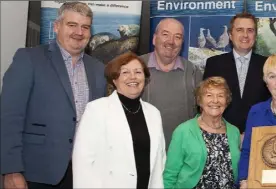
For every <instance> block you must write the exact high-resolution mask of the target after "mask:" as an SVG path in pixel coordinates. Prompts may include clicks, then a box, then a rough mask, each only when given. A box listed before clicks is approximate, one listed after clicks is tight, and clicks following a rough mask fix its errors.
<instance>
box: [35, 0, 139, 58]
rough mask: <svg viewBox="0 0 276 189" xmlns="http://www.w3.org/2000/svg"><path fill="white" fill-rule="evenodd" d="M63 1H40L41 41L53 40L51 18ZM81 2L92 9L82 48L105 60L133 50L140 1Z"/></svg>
mask: <svg viewBox="0 0 276 189" xmlns="http://www.w3.org/2000/svg"><path fill="white" fill-rule="evenodd" d="M64 2H65V1H42V2H41V30H40V31H41V32H40V43H41V44H46V43H50V42H51V41H53V40H55V38H56V34H55V33H54V31H53V26H54V21H55V19H56V17H57V12H58V8H59V7H60V6H61V5H62V3H64ZM82 2H84V3H87V5H88V6H89V7H90V8H91V9H92V11H93V23H92V27H91V33H92V37H91V39H90V41H89V44H88V46H87V49H86V52H87V53H88V54H90V55H93V56H94V57H96V58H98V59H99V60H101V61H103V62H104V63H107V62H109V61H110V60H111V59H113V58H114V57H116V56H117V55H119V54H122V53H124V52H126V51H128V50H131V51H134V52H135V51H136V50H137V47H138V42H139V32H140V17H141V8H142V1H82Z"/></svg>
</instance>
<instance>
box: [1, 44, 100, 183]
mask: <svg viewBox="0 0 276 189" xmlns="http://www.w3.org/2000/svg"><path fill="white" fill-rule="evenodd" d="M83 62H84V65H85V70H86V75H87V81H88V86H89V100H90V101H91V100H93V99H97V98H100V97H103V96H104V95H105V79H104V65H103V64H102V63H100V62H99V61H98V60H96V59H94V58H92V57H90V56H88V55H86V54H85V55H84V56H83ZM75 127H76V108H75V104H74V99H73V92H72V88H71V84H70V80H69V76H68V73H67V70H66V67H65V63H64V61H63V58H62V55H61V52H60V49H59V47H58V46H57V44H56V43H51V44H49V45H43V46H39V47H35V48H22V49H19V50H18V51H17V52H16V54H15V56H14V58H13V62H12V64H11V66H10V67H9V69H8V70H7V72H6V73H5V75H4V78H3V88H2V94H1V173H2V174H7V173H16V172H22V173H23V174H24V176H25V178H26V180H28V181H32V182H39V183H46V184H57V183H59V181H60V180H61V179H62V177H63V176H64V174H65V171H66V169H67V166H68V163H69V161H70V159H71V152H72V148H73V139H74V134H75Z"/></svg>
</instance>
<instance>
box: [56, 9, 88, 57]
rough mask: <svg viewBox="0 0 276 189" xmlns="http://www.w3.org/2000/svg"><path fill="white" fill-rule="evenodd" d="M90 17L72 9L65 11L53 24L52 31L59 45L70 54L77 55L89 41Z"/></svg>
mask: <svg viewBox="0 0 276 189" xmlns="http://www.w3.org/2000/svg"><path fill="white" fill-rule="evenodd" d="M90 27H91V18H90V17H87V16H83V15H81V14H80V13H77V12H74V11H65V12H64V14H63V16H62V18H61V19H60V20H59V21H56V22H55V24H54V31H55V32H56V34H57V40H58V42H59V43H60V45H61V46H62V47H63V48H64V49H65V50H66V51H67V52H68V53H70V54H71V56H78V55H79V54H80V53H81V52H82V51H83V50H84V48H85V47H86V45H87V44H88V42H89V39H90V36H91V32H90Z"/></svg>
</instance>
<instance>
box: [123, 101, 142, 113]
mask: <svg viewBox="0 0 276 189" xmlns="http://www.w3.org/2000/svg"><path fill="white" fill-rule="evenodd" d="M121 104H122V105H123V107H124V108H125V109H126V111H128V112H129V113H132V114H137V113H138V111H139V110H140V108H141V104H139V107H138V109H137V110H136V111H134V112H132V111H130V110H129V109H128V108H127V107H126V106H125V105H124V104H123V103H122V102H121Z"/></svg>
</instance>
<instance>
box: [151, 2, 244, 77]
mask: <svg viewBox="0 0 276 189" xmlns="http://www.w3.org/2000/svg"><path fill="white" fill-rule="evenodd" d="M150 8H151V40H152V36H153V34H154V28H155V26H156V25H157V24H158V22H159V21H160V20H161V19H163V18H166V17H173V18H175V19H177V20H179V21H180V22H181V23H182V24H183V25H184V29H185V33H184V45H183V48H182V52H181V56H183V57H184V58H186V59H188V60H189V61H191V62H192V63H194V64H195V65H197V66H199V68H200V69H201V71H202V72H203V71H204V68H205V64H206V60H207V58H209V57H211V56H215V55H219V54H222V53H227V52H229V51H231V44H230V40H229V35H228V28H229V22H230V19H231V17H232V16H234V15H235V14H236V13H240V12H242V11H243V9H244V1H243V0H235V1H219V0H216V1H207V0H206V1H200V0H194V1H189V0H186V1H183V0H182V1H151V5H150ZM150 48H151V50H153V48H154V47H153V46H152V45H151V47H150Z"/></svg>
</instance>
